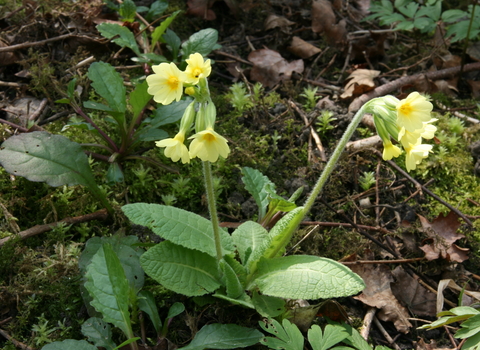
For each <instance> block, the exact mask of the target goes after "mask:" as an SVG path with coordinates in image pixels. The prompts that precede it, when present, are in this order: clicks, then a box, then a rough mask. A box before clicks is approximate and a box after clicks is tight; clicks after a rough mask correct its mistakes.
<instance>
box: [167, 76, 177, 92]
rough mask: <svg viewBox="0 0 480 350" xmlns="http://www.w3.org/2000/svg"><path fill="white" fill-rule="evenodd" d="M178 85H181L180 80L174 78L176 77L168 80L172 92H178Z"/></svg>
mask: <svg viewBox="0 0 480 350" xmlns="http://www.w3.org/2000/svg"><path fill="white" fill-rule="evenodd" d="M178 83H179V80H178V78H177V77H174V76H171V77H170V78H168V80H167V85H168V86H169V87H170V89H172V90H176V89H177V88H178Z"/></svg>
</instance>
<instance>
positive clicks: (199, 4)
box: [187, 0, 217, 21]
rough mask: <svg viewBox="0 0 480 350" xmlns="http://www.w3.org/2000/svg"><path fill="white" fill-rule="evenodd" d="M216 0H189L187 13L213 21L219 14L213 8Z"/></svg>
mask: <svg viewBox="0 0 480 350" xmlns="http://www.w3.org/2000/svg"><path fill="white" fill-rule="evenodd" d="M214 2H215V0H188V1H187V7H188V9H187V15H192V16H196V17H200V18H203V19H205V20H208V21H213V20H214V19H215V18H217V16H216V15H215V12H213V10H212V9H211V7H212V5H213V3H214Z"/></svg>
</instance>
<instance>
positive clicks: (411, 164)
mask: <svg viewBox="0 0 480 350" xmlns="http://www.w3.org/2000/svg"><path fill="white" fill-rule="evenodd" d="M432 147H433V146H432V145H424V144H421V143H420V141H419V142H418V143H417V144H415V145H412V144H410V145H409V146H408V147H404V148H405V151H406V152H407V155H406V157H405V165H406V166H407V171H410V170H415V168H416V167H417V164H420V162H421V161H422V159H424V158H427V157H428V153H430V152H431V151H432Z"/></svg>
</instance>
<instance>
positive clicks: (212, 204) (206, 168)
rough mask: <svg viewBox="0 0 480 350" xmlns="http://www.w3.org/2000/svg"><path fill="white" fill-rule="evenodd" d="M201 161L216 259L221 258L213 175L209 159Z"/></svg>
mask: <svg viewBox="0 0 480 350" xmlns="http://www.w3.org/2000/svg"><path fill="white" fill-rule="evenodd" d="M202 163H203V177H204V179H205V190H206V193H207V203H208V211H209V213H210V220H211V221H212V226H213V237H214V240H215V250H216V252H217V261H218V262H220V260H222V257H223V254H222V243H221V241H220V227H219V222H218V214H217V203H216V199H215V192H214V190H213V176H212V164H211V163H210V162H209V161H206V162H202Z"/></svg>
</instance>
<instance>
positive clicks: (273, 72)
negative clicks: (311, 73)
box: [248, 49, 304, 88]
mask: <svg viewBox="0 0 480 350" xmlns="http://www.w3.org/2000/svg"><path fill="white" fill-rule="evenodd" d="M248 60H249V61H250V62H252V63H253V68H252V70H251V72H250V78H251V79H252V80H254V81H258V82H260V83H262V85H263V86H266V87H270V88H271V87H273V86H275V85H276V84H278V83H279V82H280V81H282V80H288V79H290V77H291V76H292V73H293V72H297V73H299V74H301V73H303V69H304V66H303V60H296V61H292V62H290V63H288V62H287V60H285V59H284V58H283V57H282V56H281V55H280V54H279V53H278V52H277V51H273V50H270V49H260V50H255V51H252V52H251V53H250V54H249V55H248Z"/></svg>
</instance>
